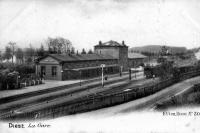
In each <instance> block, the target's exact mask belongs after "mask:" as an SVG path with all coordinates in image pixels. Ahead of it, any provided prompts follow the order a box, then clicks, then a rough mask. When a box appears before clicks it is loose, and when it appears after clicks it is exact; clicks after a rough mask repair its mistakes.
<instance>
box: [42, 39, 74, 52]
mask: <svg viewBox="0 0 200 133" xmlns="http://www.w3.org/2000/svg"><path fill="white" fill-rule="evenodd" d="M46 43H47V46H48V49H49V53H57V54H61V53H70V51H71V48H72V43H71V42H70V41H69V40H68V39H65V38H62V37H56V38H51V37H48V39H47V41H46Z"/></svg>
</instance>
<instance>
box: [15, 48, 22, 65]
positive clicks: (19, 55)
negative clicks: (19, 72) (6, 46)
mask: <svg viewBox="0 0 200 133" xmlns="http://www.w3.org/2000/svg"><path fill="white" fill-rule="evenodd" d="M16 58H17V60H18V61H19V63H23V59H24V52H23V50H22V49H21V48H18V49H17V51H16Z"/></svg>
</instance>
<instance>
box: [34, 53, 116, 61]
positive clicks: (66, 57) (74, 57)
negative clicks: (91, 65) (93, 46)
mask: <svg viewBox="0 0 200 133" xmlns="http://www.w3.org/2000/svg"><path fill="white" fill-rule="evenodd" d="M46 57H52V58H54V59H55V60H57V61H59V62H75V61H90V60H115V59H116V58H114V57H112V56H110V55H102V54H49V55H47V56H44V57H42V58H40V59H38V60H37V62H38V61H40V60H42V59H44V58H46Z"/></svg>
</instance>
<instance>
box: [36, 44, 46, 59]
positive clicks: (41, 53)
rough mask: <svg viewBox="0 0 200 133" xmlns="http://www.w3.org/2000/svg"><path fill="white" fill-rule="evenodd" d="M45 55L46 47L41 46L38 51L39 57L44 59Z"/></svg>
mask: <svg viewBox="0 0 200 133" xmlns="http://www.w3.org/2000/svg"><path fill="white" fill-rule="evenodd" d="M44 55H45V50H44V46H43V45H42V44H41V46H40V48H39V49H38V50H37V56H39V57H42V56H44Z"/></svg>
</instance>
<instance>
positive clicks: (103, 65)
mask: <svg viewBox="0 0 200 133" xmlns="http://www.w3.org/2000/svg"><path fill="white" fill-rule="evenodd" d="M105 66H106V65H105V64H101V71H102V73H101V75H102V82H101V83H102V87H104V83H103V68H104V67H105Z"/></svg>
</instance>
